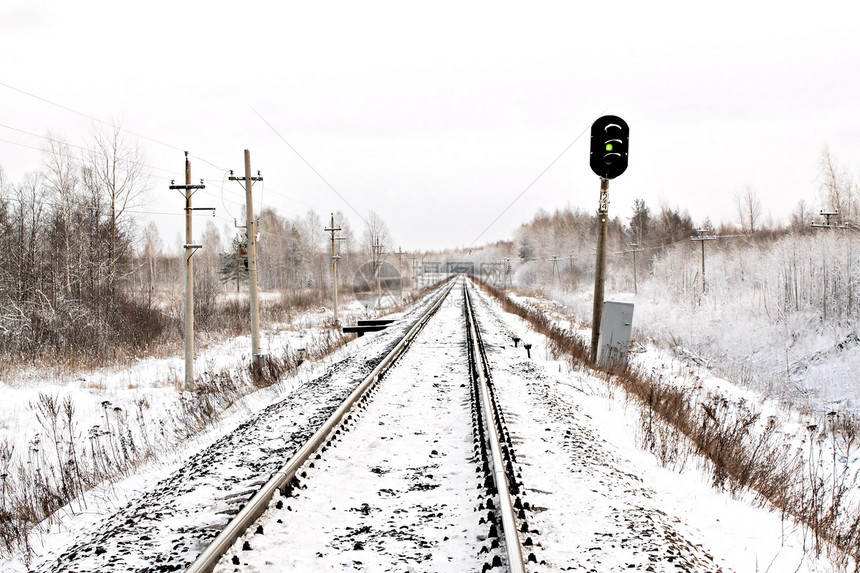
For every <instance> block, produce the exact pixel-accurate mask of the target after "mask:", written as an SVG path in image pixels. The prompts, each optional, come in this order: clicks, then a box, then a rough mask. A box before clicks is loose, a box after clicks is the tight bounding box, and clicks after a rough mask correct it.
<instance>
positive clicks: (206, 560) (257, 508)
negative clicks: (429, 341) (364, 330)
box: [185, 281, 454, 573]
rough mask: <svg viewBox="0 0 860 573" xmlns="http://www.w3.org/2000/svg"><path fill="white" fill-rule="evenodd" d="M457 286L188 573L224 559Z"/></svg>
mask: <svg viewBox="0 0 860 573" xmlns="http://www.w3.org/2000/svg"><path fill="white" fill-rule="evenodd" d="M453 287H454V281H451V282H449V284H448V285H446V286H444V287H443V288H442V289H441V291H442V292H441V293H440V294H439V295H438V298H437V300H436V301H435V302H434V303H433V304H432V305H431V306H430V308H429V309H428V310H427V312H426V313H424V315H423V316H422V317H421V318H419V319H418V320H417V321H416V322H415V324H414V325H413V326H412V328H411V329H409V332H407V333H406V334H405V335H404V336H403V338H401V339H400V341H399V342H398V343H397V345H396V346H395V347H394V348H393V349H392V350H391V352H389V353H388V354H387V355H386V356H385V358H383V359H382V361H380V363H379V364H378V365H377V366H376V368H374V369H373V371H372V372H371V373H370V374H369V375H368V376H367V377H366V378H365V379H364V380H363V381H362V382H361V383H360V384H359V385H358V386H356V388H355V390H353V391H352V393H351V394H350V395H349V397H347V399H346V400H344V402H343V403H342V404H341V405H340V406H339V407H338V409H337V410H335V412H334V413H333V414H332V415H331V416H330V417H329V418H328V420H326V422H325V423H324V424H323V425H322V426H321V427H320V428H319V429H318V430H317V431H316V433H314V435H313V436H311V438H310V439H309V440H308V441H307V442H305V445H303V446H302V447H301V448H300V449H299V450H298V451H297V452H296V453H295V454H293V457H292V458H290V460H289V461H288V462H287V463H286V464H284V465H283V466H282V467H281V468H280V469H279V470H278V471H276V472H275V473H274V474H273V475H272V477H271V479H269V481H268V482H266V484H265V485H264V486H263V487H262V488H260V490H259V491H257V493H256V494H255V495H254V497H252V498H251V500H250V501H249V502H248V503H247V504H246V505H245V506H244V507H243V508H242V509H241V510H240V511H239V513H238V514H236V516H235V517H234V518H233V519H232V520H230V523H228V524H227V526H226V527H225V528H224V530H222V531H221V533H219V534H218V536H217V537H216V538H215V539H214V540H213V541H212V543H210V544H209V545H208V546H207V547H206V549H204V550H203V551H202V552H201V553H200V555H198V556H197V559H195V560H194V562H193V563H192V564H191V565H189V566H188V568H187V569H186V570H185V573H211V571H212V570H213V569H214V568H215V565H217V563H218V561H219V560H220V559H221V557H222V556H224V554H226V553H227V551H229V550H230V547H232V546H233V543H235V542H236V540H237V539H238V538H239V537H240V536H241V535H242V534H244V533H245V531H247V530H248V528H249V527H250V526H251V525H252V524H253V523H254V522H255V521H257V519H258V518H259V517H260V516H261V515H262V514H263V512H264V511H266V508H268V506H269V503H270V502H271V500H272V497H273V496H274V495H275V490H281V491H283V489H284V488H285V487H286V485H287V484H289V483H290V481H291V480H292V479H293V478H294V477H295V475H296V472H297V471H298V470H299V468H301V467H302V466H303V465H304V463H305V462H306V461H307V460H308V458H310V457H311V455H313V453H314V452H316V451H317V449H319V447H320V446H321V445H322V444H323V443H324V442H325V441H326V439H327V438H328V436H329V434H330V433H331V432H332V431H334V429H335V428H336V427H337V426H338V424H340V422H341V421H342V420H343V418H344V417H345V416H346V415H347V414H348V413H349V412H350V410H351V409H352V407H353V406H354V405H355V403H356V402H357V401H358V400H359V399H360V398H361V396H362V395H363V394H364V393H365V392H366V391H367V390H368V389H369V388H370V387H371V386H373V384H375V383H376V381H377V380H379V378H380V376H382V374H383V373H384V372H385V371H386V370H387V369H388V368H389V367H390V366H391V365H392V364H393V363H394V362H395V361H396V360H397V359H398V358H399V357H400V355H401V354H403V352H404V351H405V350H406V348H407V347H408V346H409V344H410V343H411V342H412V340H413V339H414V338H415V336H416V335H417V334H418V332H420V331H421V329H422V328H424V325H426V324H427V322H428V321H429V320H430V318H431V317H432V316H433V315H434V314H435V313H436V311H437V310H439V307H441V306H442V302H443V301H444V300H445V298H446V297H447V296H448V293H449V292H451V289H452V288H453Z"/></svg>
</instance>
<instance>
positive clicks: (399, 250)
mask: <svg viewBox="0 0 860 573" xmlns="http://www.w3.org/2000/svg"><path fill="white" fill-rule="evenodd" d="M397 257H398V258H399V268H398V270H397V273H398V275H397V280H398V281H400V300H401V301H402V300H403V247H397Z"/></svg>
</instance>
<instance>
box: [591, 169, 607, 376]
mask: <svg viewBox="0 0 860 573" xmlns="http://www.w3.org/2000/svg"><path fill="white" fill-rule="evenodd" d="M597 219H598V221H597V260H596V262H595V265H594V305H593V306H592V309H591V359H592V360H594V361H595V362H597V342H598V339H599V338H600V321H601V318H602V315H603V288H604V284H605V283H606V231H607V227H608V225H609V179H605V178H603V177H601V178H600V205H599V206H598V208H597Z"/></svg>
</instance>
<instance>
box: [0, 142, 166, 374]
mask: <svg viewBox="0 0 860 573" xmlns="http://www.w3.org/2000/svg"><path fill="white" fill-rule="evenodd" d="M49 141H50V143H49V146H48V148H47V149H46V150H45V163H44V167H43V168H42V169H41V170H40V171H38V172H35V173H30V174H27V175H26V176H24V178H23V180H22V181H20V182H16V183H13V182H9V181H7V180H6V179H5V178H4V177H2V176H0V252H2V253H3V257H2V259H0V261H2V262H0V352H2V353H3V354H4V355H6V356H9V357H16V356H17V357H19V358H21V359H25V360H28V359H33V360H35V359H36V357H39V356H41V355H42V354H43V351H44V350H46V349H52V350H54V351H55V353H58V354H62V355H64V356H65V357H69V356H76V357H79V358H82V357H88V356H89V357H94V356H99V357H106V356H110V355H112V354H114V353H115V352H116V351H117V348H116V345H115V344H114V343H113V341H115V340H120V341H123V342H124V343H125V346H126V348H124V349H122V351H128V350H131V351H139V350H144V349H146V348H147V347H148V346H150V345H151V344H153V343H155V342H156V341H157V340H159V338H160V337H161V336H162V335H163V334H164V332H165V331H166V329H167V328H168V326H169V323H168V321H167V320H165V319H164V317H162V316H160V315H159V314H158V313H155V312H152V311H151V309H148V308H146V307H144V306H141V305H138V304H136V303H135V302H134V301H133V300H132V299H131V298H130V297H129V296H128V295H127V289H126V284H127V283H128V282H129V280H130V277H131V275H132V274H133V272H134V267H133V259H134V257H133V254H134V253H133V239H134V233H133V224H132V221H131V218H130V216H129V209H130V208H131V207H132V206H134V205H135V204H137V202H138V201H139V200H140V198H141V197H142V195H143V194H144V193H145V192H146V190H147V188H148V186H149V173H148V170H147V168H146V167H145V164H144V162H143V154H142V152H141V151H140V149H139V148H138V147H137V146H136V145H135V144H133V143H129V142H128V141H125V140H124V139H123V136H122V133H121V131H120V130H119V129H114V130H111V131H102V132H98V133H96V134H95V135H94V136H93V138H92V142H91V145H90V146H89V148H87V150H86V151H85V152H83V153H82V154H79V155H75V154H74V153H73V152H72V150H71V148H70V146H69V145H67V144H66V143H64V142H63V141H62V140H60V139H57V138H50V139H49Z"/></svg>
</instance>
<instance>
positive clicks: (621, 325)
mask: <svg viewBox="0 0 860 573" xmlns="http://www.w3.org/2000/svg"><path fill="white" fill-rule="evenodd" d="M632 332H633V303H630V302H613V301H606V302H604V303H603V314H602V315H601V318H600V337H599V338H598V339H597V364H598V365H599V366H600V367H601V368H606V367H608V366H623V365H625V364H627V352H628V350H629V349H630V336H631V334H632Z"/></svg>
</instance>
